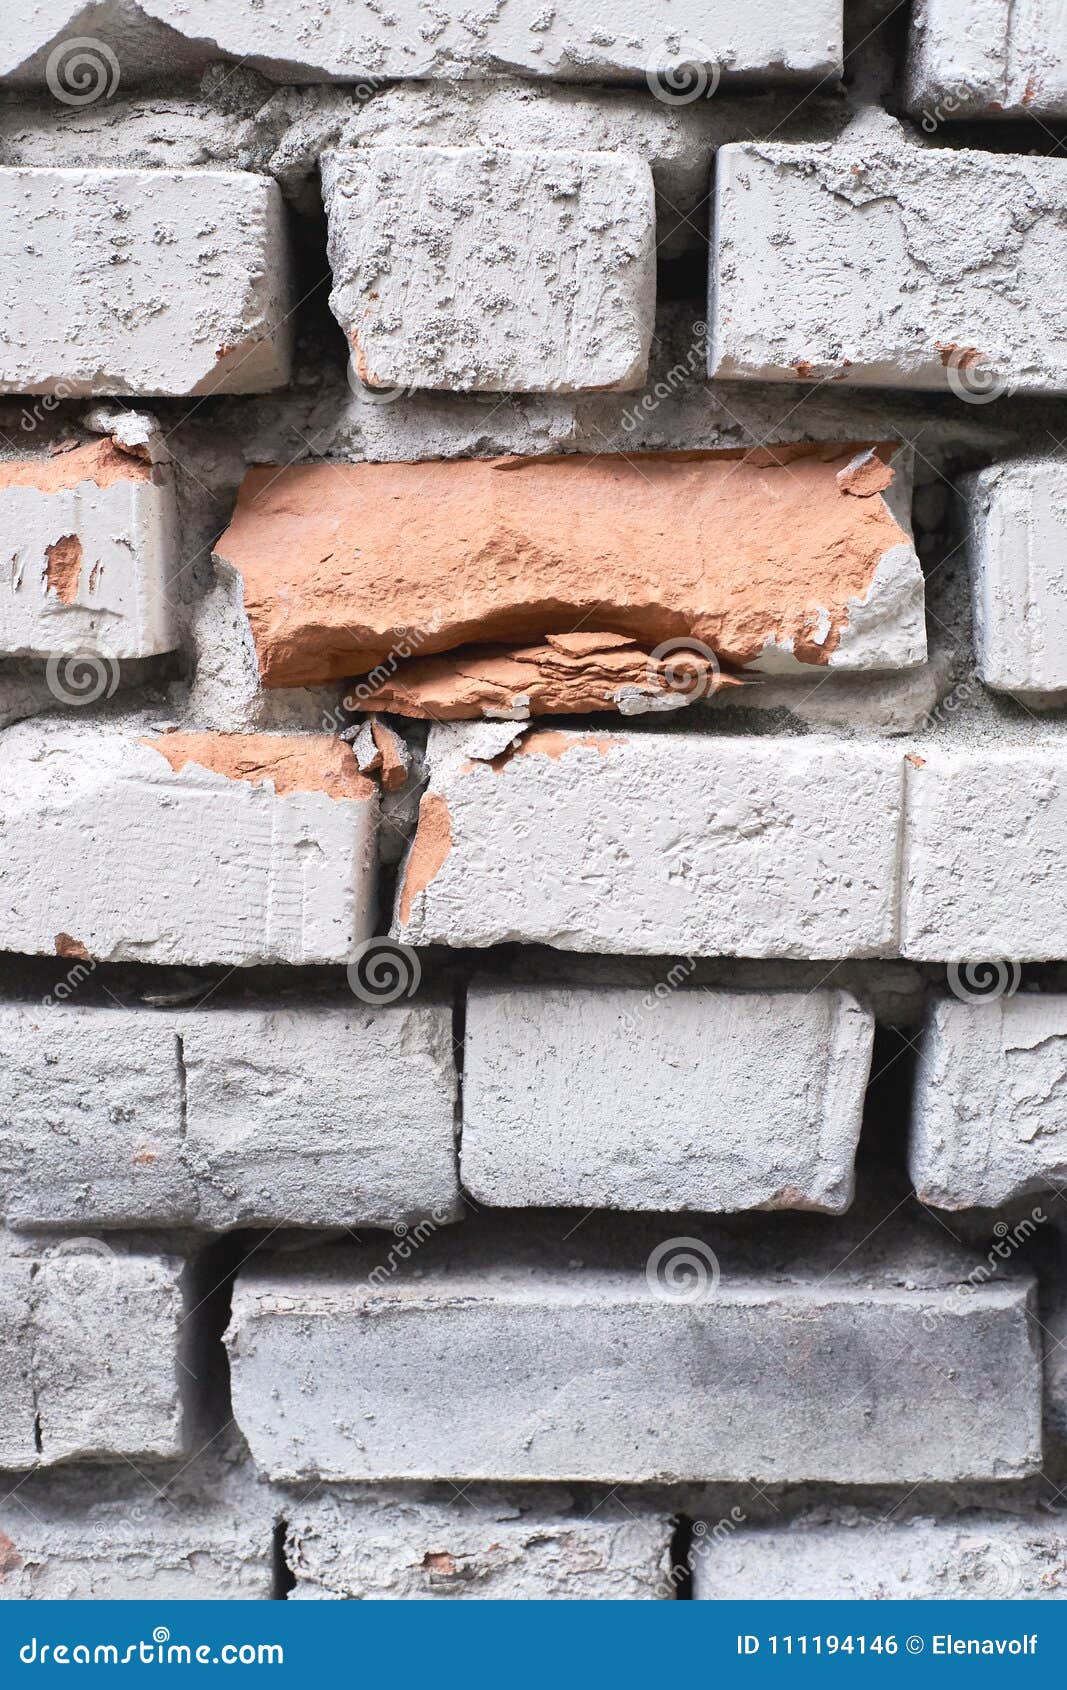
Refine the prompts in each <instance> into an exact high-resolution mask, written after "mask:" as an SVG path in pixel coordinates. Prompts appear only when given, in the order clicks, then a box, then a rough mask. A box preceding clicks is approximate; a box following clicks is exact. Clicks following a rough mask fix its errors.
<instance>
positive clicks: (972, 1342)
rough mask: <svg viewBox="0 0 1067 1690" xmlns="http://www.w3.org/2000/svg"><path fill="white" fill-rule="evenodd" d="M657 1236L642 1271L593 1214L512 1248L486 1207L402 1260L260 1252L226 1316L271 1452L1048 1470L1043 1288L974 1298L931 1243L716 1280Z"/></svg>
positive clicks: (681, 1475)
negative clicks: (596, 1240) (601, 1232)
mask: <svg viewBox="0 0 1067 1690" xmlns="http://www.w3.org/2000/svg"><path fill="white" fill-rule="evenodd" d="M659 1236H660V1243H659V1244H657V1245H655V1246H654V1247H653V1248H652V1249H651V1250H650V1251H649V1255H648V1257H647V1259H644V1260H642V1261H641V1263H640V1265H639V1264H638V1263H637V1262H635V1261H634V1259H633V1256H632V1255H631V1256H630V1257H629V1263H628V1261H627V1256H626V1254H625V1253H622V1254H616V1255H615V1256H614V1258H613V1261H612V1265H610V1266H605V1265H600V1262H599V1260H598V1259H595V1258H594V1255H593V1242H592V1239H591V1234H590V1232H589V1231H588V1230H586V1231H583V1238H582V1244H581V1257H580V1258H579V1259H578V1260H577V1261H576V1260H575V1247H574V1244H573V1241H570V1242H566V1241H565V1242H564V1244H563V1245H562V1246H561V1245H560V1243H559V1237H560V1234H559V1233H558V1232H556V1233H555V1243H554V1245H553V1246H552V1247H551V1249H550V1250H546V1249H545V1248H544V1247H541V1248H540V1249H531V1250H530V1251H529V1252H527V1251H525V1250H523V1249H520V1247H519V1242H518V1241H517V1237H516V1228H515V1226H514V1224H513V1223H512V1224H511V1226H510V1228H509V1230H508V1233H507V1238H506V1242H504V1243H502V1244H501V1245H500V1246H499V1250H502V1251H503V1253H502V1254H501V1253H499V1250H498V1248H497V1247H494V1246H493V1244H492V1242H491V1238H492V1235H490V1239H489V1240H487V1239H486V1237H485V1235H484V1233H483V1234H481V1235H480V1236H478V1237H477V1238H475V1239H474V1240H473V1241H472V1238H471V1230H470V1226H469V1224H468V1226H467V1227H464V1228H462V1229H460V1236H456V1237H449V1238H447V1239H445V1238H442V1237H440V1236H439V1237H437V1238H435V1239H429V1240H427V1241H426V1242H425V1243H424V1244H423V1246H422V1247H421V1248H420V1249H419V1250H418V1251H415V1252H413V1253H412V1255H411V1256H409V1257H408V1259H407V1260H406V1261H397V1260H396V1259H395V1257H392V1258H391V1257H390V1255H389V1253H388V1251H387V1250H386V1249H385V1248H383V1247H379V1248H377V1249H375V1248H374V1247H368V1248H367V1249H365V1250H363V1251H359V1252H353V1253H350V1252H347V1251H338V1252H333V1253H330V1254H324V1255H323V1256H322V1257H320V1258H319V1259H318V1260H317V1261H316V1260H315V1259H314V1258H309V1257H305V1258H304V1259H303V1260H302V1261H300V1262H298V1263H294V1262H293V1261H291V1260H289V1261H284V1262H275V1263H271V1262H269V1261H267V1260H264V1259H263V1258H262V1257H257V1258H256V1262H255V1263H254V1264H252V1265H250V1267H249V1268H248V1269H246V1270H245V1271H244V1272H243V1273H242V1274H240V1275H239V1277H238V1280H237V1286H236V1290H235V1297H234V1305H233V1318H232V1321H231V1325H230V1329H229V1333H228V1344H229V1349H230V1368H231V1375H232V1379H233V1389H234V1413H235V1415H236V1418H237V1422H238V1424H239V1426H240V1428H241V1430H242V1432H243V1433H244V1435H245V1437H246V1438H247V1439H248V1442H249V1446H250V1448H251V1450H252V1454H253V1457H254V1459H255V1461H256V1462H257V1464H258V1465H259V1466H261V1467H262V1468H264V1469H265V1470H266V1471H267V1472H268V1473H269V1474H270V1475H271V1476H272V1477H273V1478H276V1479H289V1480H297V1479H301V1480H302V1479H305V1478H310V1477H322V1478H327V1479H330V1480H354V1481H359V1480H368V1479H434V1478H447V1479H451V1480H456V1479H463V1480H466V1479H493V1478H497V1479H502V1480H525V1479H531V1480H544V1479H554V1480H578V1479H588V1480H598V1481H599V1480H603V1481H606V1482H610V1483H612V1484H616V1483H623V1482H629V1483H637V1482H643V1481H645V1482H647V1481H652V1480H656V1481H663V1480H668V1479H672V1478H673V1479H691V1480H709V1481H710V1480H729V1481H732V1480H740V1479H751V1478H754V1479H756V1480H758V1481H770V1480H803V1479H824V1480H829V1481H833V1482H840V1483H862V1482H872V1483H878V1482H890V1483H901V1482H903V1483H909V1484H911V1483H918V1482H920V1481H921V1480H945V1481H948V1480H959V1479H964V1478H977V1477H982V1476H988V1477H992V1476H994V1475H995V1476H997V1477H1001V1478H1005V1477H1008V1476H1010V1475H1012V1474H1016V1475H1019V1474H1022V1473H1026V1472H1030V1471H1033V1470H1034V1469H1035V1467H1036V1465H1037V1463H1038V1461H1039V1459H1040V1368H1039V1361H1038V1357H1037V1354H1036V1350H1035V1340H1034V1336H1033V1333H1032V1332H1031V1330H1030V1327H1029V1315H1028V1299H1029V1295H1030V1292H1029V1285H1030V1282H1029V1281H1027V1280H1025V1279H1022V1280H1012V1279H1004V1280H1003V1281H1001V1282H1000V1283H997V1284H986V1285H982V1286H981V1287H979V1288H978V1289H977V1290H972V1288H971V1287H969V1286H968V1287H966V1290H967V1292H968V1293H969V1294H967V1295H963V1294H961V1291H960V1286H959V1284H958V1283H957V1282H956V1276H957V1275H960V1276H962V1275H963V1274H965V1273H966V1271H967V1268H966V1265H965V1264H963V1265H961V1266H960V1267H955V1266H949V1267H947V1268H946V1267H945V1266H942V1267H941V1268H940V1269H936V1268H935V1269H933V1270H932V1271H930V1272H929V1273H928V1274H924V1273H923V1271H922V1268H921V1266H920V1264H919V1263H918V1262H916V1260H915V1259H914V1257H913V1256H911V1255H909V1257H908V1268H907V1269H906V1270H905V1269H904V1268H903V1263H902V1262H901V1261H900V1260H897V1261H896V1263H895V1264H889V1265H887V1266H884V1267H882V1268H881V1269H880V1270H875V1271H872V1270H870V1269H869V1268H868V1269H867V1271H866V1272H865V1273H864V1274H863V1276H862V1277H860V1275H859V1269H858V1266H857V1267H853V1266H852V1263H850V1262H849V1260H847V1259H846V1260H845V1261H844V1262H842V1261H841V1260H840V1256H841V1255H843V1254H844V1253H845V1251H847V1249H848V1246H847V1245H846V1246H842V1247H841V1249H840V1251H839V1254H838V1260H837V1262H836V1271H832V1272H830V1273H829V1274H828V1276H827V1277H826V1279H824V1280H820V1278H819V1275H818V1273H817V1271H816V1264H815V1263H814V1262H813V1261H809V1264H808V1266H807V1267H806V1268H800V1269H795V1270H794V1272H793V1274H792V1276H790V1274H789V1273H788V1272H787V1271H785V1270H784V1269H783V1267H782V1265H781V1261H782V1259H781V1255H780V1254H779V1255H777V1256H773V1267H772V1255H771V1254H768V1255H766V1256H763V1257H762V1258H760V1260H759V1265H758V1266H756V1267H752V1266H750V1267H749V1268H748V1270H747V1271H746V1270H745V1269H739V1270H737V1271H735V1272H733V1273H731V1270H730V1267H729V1264H728V1263H727V1262H723V1263H722V1264H721V1271H722V1277H721V1281H717V1279H716V1275H715V1273H714V1272H713V1271H712V1265H713V1263H714V1262H715V1260H716V1258H715V1256H714V1254H713V1253H712V1252H711V1251H710V1250H709V1247H708V1246H707V1245H705V1244H703V1243H701V1242H700V1241H697V1243H696V1258H695V1264H696V1266H695V1272H694V1273H691V1274H690V1276H689V1281H688V1284H686V1285H682V1284H681V1281H680V1280H678V1279H677V1277H676V1276H675V1275H674V1274H673V1273H672V1270H671V1266H670V1259H671V1251H672V1250H674V1251H675V1253H676V1255H677V1254H684V1251H680V1250H679V1247H680V1246H684V1247H686V1248H689V1247H690V1246H692V1245H693V1243H694V1241H693V1240H691V1239H679V1238H677V1237H676V1238H670V1237H669V1236H668V1237H667V1238H666V1239H664V1238H663V1235H662V1232H661V1233H660V1235H659ZM653 1237H655V1234H650V1235H649V1238H650V1241H651V1239H652V1238H653ZM689 1259H690V1263H691V1264H692V1263H693V1261H694V1258H693V1256H692V1252H691V1251H690V1257H689ZM568 1262H569V1265H567V1264H568ZM630 1264H632V1265H630ZM769 1270H770V1277H769V1278H768V1271H769ZM904 1279H907V1280H908V1284H907V1286H906V1287H905V1286H904V1285H903V1284H902V1280H904ZM672 1291H673V1293H674V1294H673V1295H672ZM606 1357H610V1362H611V1366H610V1374H611V1388H610V1390H605V1387H604V1377H605V1376H604V1367H605V1358H606ZM415 1377H417V1379H418V1382H419V1388H418V1391H417V1393H416V1392H413V1391H412V1388H411V1387H412V1379H413V1378H415ZM741 1380H743V1382H744V1384H743V1389H742V1388H740V1385H739V1382H740V1381H741Z"/></svg>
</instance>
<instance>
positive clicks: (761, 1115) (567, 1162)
mask: <svg viewBox="0 0 1067 1690" xmlns="http://www.w3.org/2000/svg"><path fill="white" fill-rule="evenodd" d="M873 1036H874V1017H873V1015H871V1014H870V1012H869V1011H866V1010H863V1009H861V1008H860V1006H859V1004H858V1003H857V1002H856V1000H855V999H854V998H853V997H851V996H850V995H849V994H848V993H847V992H839V991H824V992H818V991H816V992H808V993H800V992H750V993H742V992H712V991H681V990H671V989H670V987H666V988H665V989H664V992H663V995H662V996H658V995H657V994H655V993H651V994H649V993H645V992H642V991H641V990H640V989H638V988H616V989H614V990H612V989H597V988H595V987H594V988H589V989H582V988H574V987H559V988H556V989H552V988H549V987H544V986H530V987H498V986H494V985H492V984H487V985H484V986H481V987H478V986H475V987H474V988H472V990H471V992H470V993H469V995H468V998H467V1020H466V1034H465V1044H464V1049H465V1059H464V1069H463V1154H462V1164H461V1171H462V1177H463V1183H464V1186H465V1187H466V1188H467V1189H468V1190H469V1191H470V1193H471V1195H472V1196H473V1197H474V1198H475V1199H476V1200H477V1201H478V1202H481V1203H490V1204H493V1205H495V1206H497V1207H515V1208H523V1207H530V1206H534V1205H538V1204H542V1205H551V1204H562V1205H565V1206H568V1205H571V1206H573V1205H579V1206H581V1207H582V1208H611V1209H660V1210H671V1209H702V1210H709V1211H710V1210H716V1209H722V1210H737V1209H749V1208H775V1209H778V1208H781V1209H789V1208H801V1209H825V1210H829V1211H830V1212H831V1213H840V1212H841V1211H842V1210H843V1209H846V1208H847V1207H848V1204H849V1203H850V1201H851V1199H852V1189H853V1173H852V1167H853V1160H854V1157H855V1152H856V1144H857V1142H858V1139H859V1132H860V1122H861V1119H862V1115H863V1096H864V1090H865V1087H866V1084H867V1077H868V1074H869V1071H870V1058H871V1041H872V1039H873ZM768 1050H773V1051H774V1062H773V1064H767V1063H766V1053H767V1051H768ZM683 1075H684V1080H683V1078H682V1076H683ZM756 1075H759V1076H760V1079H759V1083H754V1077H755V1076H756Z"/></svg>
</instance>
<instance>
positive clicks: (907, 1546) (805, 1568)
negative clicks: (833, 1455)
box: [693, 1512, 1067, 1602]
mask: <svg viewBox="0 0 1067 1690" xmlns="http://www.w3.org/2000/svg"><path fill="white" fill-rule="evenodd" d="M702 1524H703V1526H704V1528H705V1530H704V1532H703V1533H702V1534H698V1537H697V1543H698V1545H702V1547H699V1548H698V1549H697V1550H696V1552H695V1553H694V1556H693V1595H694V1597H695V1598H696V1600H697V1601H710V1602H715V1601H720V1602H729V1601H746V1602H751V1601H753V1600H754V1599H755V1600H766V1601H782V1600H783V1599H785V1600H788V1599H790V1598H792V1599H794V1600H796V1601H807V1602H811V1601H823V1602H826V1601H829V1602H835V1601H838V1602H840V1601H864V1602H873V1601H882V1602H885V1601H888V1602H923V1601H927V1602H936V1601H942V1602H943V1601H947V1600H951V1601H961V1600H962V1601H974V1602H999V1601H1005V1600H1009V1599H1011V1598H1013V1597H1014V1598H1024V1599H1025V1600H1027V1601H1032V1600H1034V1599H1041V1600H1047V1601H1055V1600H1057V1599H1059V1600H1061V1601H1062V1599H1063V1597H1064V1595H1065V1593H1067V1532H1065V1530H1064V1524H1063V1522H1062V1521H1061V1519H1059V1518H1058V1517H1057V1516H1056V1514H1051V1515H1050V1514H1037V1515H1032V1516H1030V1517H1028V1518H1027V1517H1023V1518H1019V1519H1016V1518H1012V1517H1011V1516H1004V1515H1001V1514H983V1513H979V1512H974V1513H971V1514H969V1515H967V1516H965V1517H963V1518H961V1519H958V1520H944V1521H937V1520H931V1519H929V1518H926V1519H915V1520H906V1521H899V1520H895V1519H893V1518H892V1517H891V1516H890V1517H889V1519H888V1520H887V1519H886V1517H885V1516H878V1515H871V1516H867V1517H864V1516H863V1515H862V1514H853V1515H852V1516H850V1517H841V1516H837V1517H834V1516H831V1517H830V1518H829V1519H824V1518H809V1519H802V1520H799V1521H795V1522H793V1523H791V1524H789V1525H786V1526H777V1525H776V1526H772V1527H764V1528H756V1529H748V1530H745V1529H741V1530H738V1531H735V1532H720V1533H719V1534H718V1535H717V1536H716V1534H715V1526H716V1522H715V1521H713V1520H710V1519H709V1520H707V1521H704V1522H702Z"/></svg>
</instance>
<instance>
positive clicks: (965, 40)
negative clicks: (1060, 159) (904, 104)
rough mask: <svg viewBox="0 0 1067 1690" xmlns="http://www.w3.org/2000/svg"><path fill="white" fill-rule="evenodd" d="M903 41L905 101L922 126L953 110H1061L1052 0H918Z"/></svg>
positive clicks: (1063, 97)
mask: <svg viewBox="0 0 1067 1690" xmlns="http://www.w3.org/2000/svg"><path fill="white" fill-rule="evenodd" d="M909 48H910V50H909V59H908V81H907V98H908V105H909V107H910V109H911V111H912V113H913V114H914V116H915V117H917V118H918V119H919V120H920V122H921V123H922V126H923V128H924V129H925V130H926V131H927V133H928V134H933V133H934V132H935V131H936V130H937V129H938V128H939V127H940V126H941V124H942V123H945V122H952V121H953V120H955V119H960V118H985V119H988V118H1000V117H1007V118H1015V119H1025V118H1064V117H1067V64H1065V62H1064V55H1063V16H1062V13H1061V12H1060V10H1059V6H1058V4H1057V0H1013V3H1012V4H1011V5H1010V6H1005V5H1004V4H1003V3H1002V0H922V3H921V4H920V5H918V6H916V8H915V10H914V12H913V14H912V20H911V39H910V44H909Z"/></svg>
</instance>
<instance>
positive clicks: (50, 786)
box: [0, 722, 377, 967]
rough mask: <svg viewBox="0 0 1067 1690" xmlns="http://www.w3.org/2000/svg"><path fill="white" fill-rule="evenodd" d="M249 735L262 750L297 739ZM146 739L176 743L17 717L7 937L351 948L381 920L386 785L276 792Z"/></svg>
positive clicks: (341, 954)
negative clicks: (378, 879) (378, 875)
mask: <svg viewBox="0 0 1067 1690" xmlns="http://www.w3.org/2000/svg"><path fill="white" fill-rule="evenodd" d="M220 737H221V736H220ZM250 737H251V739H252V740H253V741H254V743H255V745H256V746H258V747H261V748H262V750H263V752H264V754H265V755H266V754H268V753H270V752H271V750H272V747H276V746H278V745H281V746H283V747H284V746H285V745H287V744H288V743H291V742H288V741H286V740H285V739H283V738H280V737H278V738H273V737H272V736H270V735H255V736H250ZM145 738H152V739H153V740H154V743H155V744H162V743H165V741H163V740H161V739H160V738H159V737H158V736H157V735H153V734H152V733H151V730H149V729H148V728H145V729H144V730H142V731H141V732H140V733H139V732H138V731H137V730H136V728H131V729H129V730H128V731H122V732H120V731H114V730H112V731H104V732H101V731H100V730H99V729H87V730H80V729H77V728H70V727H67V726H66V724H61V723H60V724H52V723H48V724H41V723H34V722H28V723H24V724H20V725H19V726H17V727H13V728H10V729H7V730H6V731H5V733H4V735H3V739H2V740H0V841H2V851H0V945H3V946H4V947H6V948H7V949H9V950H21V951H30V952H41V953H54V952H55V951H56V949H57V935H67V936H68V937H69V938H70V939H72V940H74V941H75V942H76V943H77V944H78V945H80V946H82V947H84V950H85V951H87V952H88V953H89V955H90V956H92V957H94V958H96V959H98V960H110V961H117V960H121V959H124V960H133V961H138V962H172V963H229V964H232V965H234V966H237V967H241V966H248V965H251V964H254V963H265V962H291V963H312V962H320V963H321V962H345V961H347V960H348V959H349V958H350V957H351V955H352V953H353V950H354V948H355V947H356V945H357V944H358V943H359V942H361V941H362V940H363V939H365V938H367V937H368V936H369V932H370V923H371V921H372V919H373V915H372V909H371V899H372V888H373V876H374V858H373V849H374V831H375V826H376V819H377V798H376V790H375V788H374V787H373V784H372V783H370V782H367V783H365V784H366V788H367V794H368V795H367V796H365V797H359V798H333V797H331V796H329V794H328V793H327V792H326V791H294V792H287V793H285V794H283V795H279V794H277V793H276V791H275V789H274V784H273V782H272V781H271V780H261V781H259V782H258V784H256V783H253V781H252V780H250V779H249V780H246V779H235V778H230V777H229V776H227V775H226V774H223V773H219V772H218V771H216V770H213V769H208V768H204V767H202V766H201V765H200V764H198V763H195V762H192V761H190V762H187V763H186V764H185V766H184V767H183V768H182V769H181V771H180V772H177V773H176V772H175V771H174V770H173V769H172V768H171V767H170V766H169V764H168V762H167V759H166V758H165V757H164V756H163V755H162V754H161V752H160V751H158V750H156V749H154V746H153V745H149V744H145V743H143V740H144V739H145ZM174 738H175V739H177V736H174ZM325 741H326V736H321V735H308V736H306V738H305V740H304V741H303V742H302V743H306V744H307V746H308V748H309V755H310V754H312V753H316V750H317V748H322V747H323V745H324V742H325ZM330 743H331V744H332V743H334V742H332V741H331V742H330ZM353 767H354V763H353ZM360 778H361V777H360Z"/></svg>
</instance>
